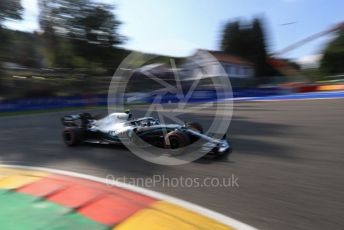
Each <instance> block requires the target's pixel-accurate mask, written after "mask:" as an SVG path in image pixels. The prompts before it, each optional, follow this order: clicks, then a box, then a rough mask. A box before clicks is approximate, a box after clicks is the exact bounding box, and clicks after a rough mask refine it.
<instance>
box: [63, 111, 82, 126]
mask: <svg viewBox="0 0 344 230" xmlns="http://www.w3.org/2000/svg"><path fill="white" fill-rule="evenodd" d="M80 120H81V117H80V115H79V114H77V115H68V116H64V117H62V118H61V123H62V124H63V125H64V126H67V127H75V126H79V125H80ZM78 121H79V122H78ZM78 123H79V124H78Z"/></svg>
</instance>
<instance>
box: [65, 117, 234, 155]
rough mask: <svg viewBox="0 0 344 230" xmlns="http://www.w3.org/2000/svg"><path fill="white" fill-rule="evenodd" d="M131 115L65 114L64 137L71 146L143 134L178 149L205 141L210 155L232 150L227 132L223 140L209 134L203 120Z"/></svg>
mask: <svg viewBox="0 0 344 230" xmlns="http://www.w3.org/2000/svg"><path fill="white" fill-rule="evenodd" d="M131 116H132V115H131V113H130V112H125V113H112V114H109V115H107V116H105V117H103V118H97V117H94V116H92V115H91V114H89V113H81V114H77V115H69V116H64V117H62V119H61V121H62V124H63V125H64V126H65V128H64V130H63V133H62V136H63V140H64V142H65V144H66V145H67V146H75V145H78V144H81V143H99V144H135V143H137V142H136V141H135V138H133V136H135V137H136V140H137V137H139V138H140V139H141V140H143V141H144V142H146V143H149V144H150V145H152V146H157V147H160V148H167V149H178V148H181V147H185V146H188V145H190V144H192V143H194V142H196V141H197V140H202V141H203V146H202V147H203V149H206V151H207V155H208V156H212V157H214V158H216V157H220V156H223V155H225V154H228V153H230V152H231V146H230V144H229V142H228V141H227V140H226V135H225V136H224V137H223V138H222V139H216V138H212V137H210V136H207V135H205V134H203V129H202V126H201V125H200V124H199V123H196V122H189V123H185V124H184V125H179V124H161V123H160V122H159V120H157V119H155V118H153V117H142V118H138V119H132V117H131ZM133 134H135V135H133Z"/></svg>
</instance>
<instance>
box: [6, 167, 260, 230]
mask: <svg viewBox="0 0 344 230" xmlns="http://www.w3.org/2000/svg"><path fill="white" fill-rule="evenodd" d="M0 167H4V168H6V167H7V168H17V169H28V170H38V171H47V172H51V173H56V174H62V175H66V176H71V177H78V178H83V179H87V180H91V181H96V182H100V183H103V184H108V182H109V181H108V180H106V179H104V178H100V177H96V176H90V175H86V174H82V173H76V172H69V171H64V170H59V169H50V168H44V167H32V166H21V165H5V164H0ZM111 185H112V186H118V187H121V188H124V189H127V190H130V191H133V192H137V193H141V194H144V195H147V196H150V197H153V198H155V199H158V200H164V201H168V202H170V203H173V204H176V205H179V206H181V207H184V208H186V209H189V210H192V211H194V212H197V213H199V214H201V215H204V216H207V217H209V218H212V219H214V220H216V221H218V222H220V223H223V224H225V225H227V226H229V227H232V228H235V229H238V230H257V228H254V227H252V226H250V225H247V224H245V223H242V222H240V221H238V220H235V219H233V218H231V217H228V216H225V215H223V214H220V213H218V212H214V211H212V210H210V209H207V208H204V207H202V206H199V205H196V204H193V203H190V202H187V201H184V200H181V199H178V198H175V197H172V196H169V195H165V194H162V193H159V192H155V191H151V190H148V189H145V188H141V187H136V186H133V185H129V184H125V183H122V182H118V181H113V182H111Z"/></svg>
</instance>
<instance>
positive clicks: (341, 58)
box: [0, 0, 344, 230]
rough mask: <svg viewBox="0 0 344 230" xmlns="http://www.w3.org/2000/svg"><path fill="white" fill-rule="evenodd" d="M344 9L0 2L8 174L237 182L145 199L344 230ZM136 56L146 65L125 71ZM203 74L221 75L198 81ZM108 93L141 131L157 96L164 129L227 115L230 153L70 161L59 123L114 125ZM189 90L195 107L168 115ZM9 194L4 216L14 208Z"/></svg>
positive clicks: (1, 113) (300, 3)
mask: <svg viewBox="0 0 344 230" xmlns="http://www.w3.org/2000/svg"><path fill="white" fill-rule="evenodd" d="M343 9H344V1H342V0H327V1H325V0H261V1H256V0H240V1H237V0H213V1H210V0H187V1H185V0H174V1H171V0H164V1H159V0H140V1H138V0H0V117H1V118H0V127H1V129H0V146H1V148H0V161H1V163H3V164H17V165H18V164H19V165H29V166H39V167H48V168H54V169H62V170H67V171H75V172H81V173H85V174H88V175H93V176H98V177H102V178H105V177H106V176H107V175H114V176H115V177H123V176H126V177H128V178H142V177H143V178H148V179H151V178H153V177H154V175H164V176H166V177H169V178H179V177H180V176H187V177H191V178H201V179H203V178H206V177H209V176H211V177H214V178H222V177H223V178H224V177H228V176H229V175H232V174H234V175H235V176H237V177H238V178H239V181H238V183H239V185H240V186H239V188H224V187H200V188H197V187H190V188H188V187H180V186H179V187H163V186H160V185H157V186H155V187H153V188H149V189H152V190H154V191H157V192H161V193H164V194H168V195H171V196H175V197H178V198H180V199H183V200H187V201H189V202H192V203H195V204H198V205H201V206H204V207H206V208H209V209H211V210H214V211H217V212H219V213H222V214H224V215H227V216H230V217H233V218H235V219H237V220H240V221H243V222H245V223H247V224H250V225H252V226H255V227H257V228H259V229H301V230H305V229H338V230H342V229H344V219H343V213H344V200H343V194H344V193H343V191H344V184H343V178H344V170H343V165H344V157H343V156H344V155H343V137H344V129H343V127H344V119H343V118H344V107H343V102H344V24H343V23H344V15H343ZM133 52H135V53H136V54H137V55H139V56H140V55H141V56H145V57H148V59H146V60H149V61H140V60H139V61H137V62H135V63H131V64H132V65H129V67H128V66H126V68H123V65H122V66H121V65H120V64H121V63H122V61H123V60H124V59H125V58H126V57H127V56H128V55H129V54H131V53H133ZM206 54H210V55H211V57H212V58H210V59H209V58H208V59H207V58H206V59H204V58H202V57H204V56H205V55H206ZM143 60H144V59H143ZM195 60H198V61H200V62H201V63H213V62H216V63H219V64H220V65H216V67H214V68H213V65H208V67H209V68H204V69H203V68H201V69H202V71H201V72H202V74H199V72H198V70H199V69H200V68H199V67H203V66H202V65H198V64H197V63H199V62H195ZM118 69H119V70H121V71H120V72H119V73H121V74H120V75H115V76H114V73H115V71H116V70H118ZM126 76H127V77H128V78H129V77H130V79H127V78H126ZM176 76H178V78H176ZM200 76H201V77H200ZM219 79H220V80H223V79H227V80H228V79H229V80H230V82H231V85H232V87H231V88H232V92H230V89H229V88H230V87H227V88H224V85H222V84H215V83H216V82H221V81H217V80H219ZM110 82H112V84H111V86H117V87H118V88H121V89H123V90H124V91H125V93H126V95H127V96H126V97H125V99H126V101H125V102H126V103H129V104H133V105H130V106H131V107H130V106H128V107H130V108H131V112H132V114H133V117H142V116H145V115H147V108H145V106H147V105H150V103H152V102H154V101H155V98H156V96H160V98H161V100H160V101H159V102H160V103H166V104H163V106H165V107H164V109H165V108H166V110H165V112H166V113H168V114H169V115H171V114H172V115H174V114H173V113H171V110H168V108H171V107H173V106H175V107H177V108H178V109H180V110H182V111H181V112H179V111H177V110H175V111H173V112H175V114H176V116H177V115H180V114H181V113H184V114H182V115H183V116H184V118H182V119H183V121H196V122H199V123H200V124H202V126H203V127H209V126H211V124H212V122H213V119H211V118H212V117H216V116H218V115H219V114H221V115H223V116H224V117H225V119H227V120H228V123H230V126H229V130H228V139H229V141H230V143H231V145H232V147H233V153H232V154H231V155H230V156H228V157H227V156H226V157H224V158H223V159H219V160H213V159H203V158H202V159H199V160H197V161H195V162H190V163H188V164H185V165H180V166H162V165H158V164H152V163H149V162H146V161H144V160H142V159H141V158H138V157H136V156H135V155H134V154H132V153H130V152H129V151H128V150H127V149H125V148H122V147H117V146H116V147H114V146H111V147H106V146H105V147H104V146H103V147H100V146H98V145H81V146H78V147H76V148H68V147H66V146H65V145H64V144H63V142H62V138H61V131H62V130H63V126H62V125H61V123H60V119H61V117H62V116H64V115H69V114H78V113H81V112H90V113H92V114H104V113H105V114H106V113H107V112H108V111H107V107H106V105H107V103H108V101H107V97H108V90H109V86H110ZM195 82H197V83H199V84H197V87H195V88H193V85H194V83H195ZM126 83H129V84H126ZM161 83H163V84H161ZM169 85H172V86H175V85H176V86H177V88H176V90H175V91H173V90H170V89H168V90H166V88H168V87H166V86H169ZM122 86H123V87H122ZM124 86H125V87H124ZM179 86H180V87H179ZM190 88H193V90H192V93H191V94H190V95H189V96H190V97H188V101H187V102H193V103H188V104H187V106H186V107H182V108H180V107H179V104H178V103H175V104H174V102H180V98H182V99H185V97H180V96H181V95H179V94H180V93H181V92H182V93H183V94H184V95H185V93H186V92H188V91H189V89H190ZM180 89H181V90H180ZM218 89H221V90H222V91H221V92H222V93H220V94H219V93H218ZM232 96H234V103H233V107H234V108H233V116H232V117H230V116H229V115H230V112H231V111H229V110H228V109H227V106H224V105H225V104H227V103H230V102H233V100H232V99H233V98H232ZM116 98H117V97H114V98H112V99H114V100H116ZM227 99H229V100H227ZM291 99H292V100H291ZM294 99H297V100H294ZM318 99H323V100H318ZM262 101H263V102H262ZM198 102H200V103H198ZM205 102H211V103H205ZM224 102H226V103H224ZM167 103H168V104H167ZM209 105H213V106H209ZM159 106H160V105H159ZM215 107H216V109H214V108H215ZM65 108H66V110H69V111H66V110H65ZM152 110H154V109H152ZM157 110H158V109H157ZM38 111H39V112H42V113H41V114H38ZM157 112H159V111H157ZM217 112H219V113H217ZM32 113H34V115H29V114H32ZM18 114H19V116H17V115H18ZM158 115H159V114H158ZM152 116H154V117H157V116H156V115H155V114H154V113H153V115H152ZM227 120H226V121H227ZM0 171H1V170H0ZM0 174H1V172H0ZM0 177H1V176H0ZM4 178H5V177H1V178H0V182H3V180H6V178H5V179H4ZM16 178H17V177H15V179H11V180H10V181H11V183H12V181H14V182H13V183H15V182H16V181H17V180H16ZM1 185H3V183H1V184H0V187H1ZM13 191H14V190H13ZM13 191H12V192H13ZM0 193H1V192H0ZM3 194H5V195H6V194H8V193H1V195H2V197H5V198H1V197H0V213H3V210H4V209H2V208H4V207H5V208H6V205H2V204H10V205H8V206H7V207H11V208H12V204H13V203H1V202H4V201H5V200H6V196H3ZM15 206H16V207H20V205H15ZM108 206H111V205H108ZM108 206H107V205H106V207H108ZM113 206H114V207H115V205H113ZM109 208H112V206H111V207H109ZM120 208H121V206H120ZM42 210H43V209H42ZM73 210H74V211H77V210H78V209H77V208H75V209H73ZM123 210H124V209H120V211H118V212H114V211H113V210H112V209H110V211H108V213H122V212H123ZM124 211H125V210H124ZM41 212H43V211H41ZM13 213H14V212H12V211H11V213H10V214H9V215H0V217H2V216H4V218H5V219H4V218H3V219H4V221H0V224H6V223H7V222H8V223H13V224H16V223H17V220H19V219H20V220H27V219H29V218H26V219H25V214H30V212H28V211H27V209H25V210H24V211H22V212H18V215H17V213H16V215H13ZM95 213H97V212H95ZM97 214H98V213H97ZM13 216H16V217H17V219H15V220H14V219H13V218H12V217H13ZM6 217H9V219H10V220H8V221H6ZM44 219H45V218H42V217H37V218H33V221H36V220H44ZM148 219H149V218H148ZM153 219H154V218H153ZM157 219H158V218H157ZM54 220H56V221H59V222H60V219H59V218H56V219H54ZM154 220H155V219H154ZM152 222H154V221H152ZM19 223H21V222H19ZM23 223H24V222H23ZM116 225H117V223H116ZM24 226H26V225H24ZM27 226H28V227H29V225H27ZM30 226H31V225H30ZM32 226H33V225H32ZM163 226H166V225H163ZM173 227H175V226H172V228H173ZM192 227H194V225H193V226H192ZM0 228H1V227H0ZM24 228H25V227H24ZM108 228H109V226H107V228H106V229H108ZM3 229H9V228H8V227H7V228H6V227H4V228H3ZM74 229H75V227H74Z"/></svg>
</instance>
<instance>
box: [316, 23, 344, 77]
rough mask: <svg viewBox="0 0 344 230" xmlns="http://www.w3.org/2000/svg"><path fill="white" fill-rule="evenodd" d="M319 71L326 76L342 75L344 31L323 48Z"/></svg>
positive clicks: (339, 31) (343, 65)
mask: <svg viewBox="0 0 344 230" xmlns="http://www.w3.org/2000/svg"><path fill="white" fill-rule="evenodd" d="M320 69H321V71H322V72H323V73H325V74H326V75H335V74H344V29H340V30H338V31H337V36H336V38H335V39H334V40H333V41H331V42H330V43H329V44H328V45H327V47H326V48H325V50H324V56H323V58H322V60H321V64H320Z"/></svg>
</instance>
